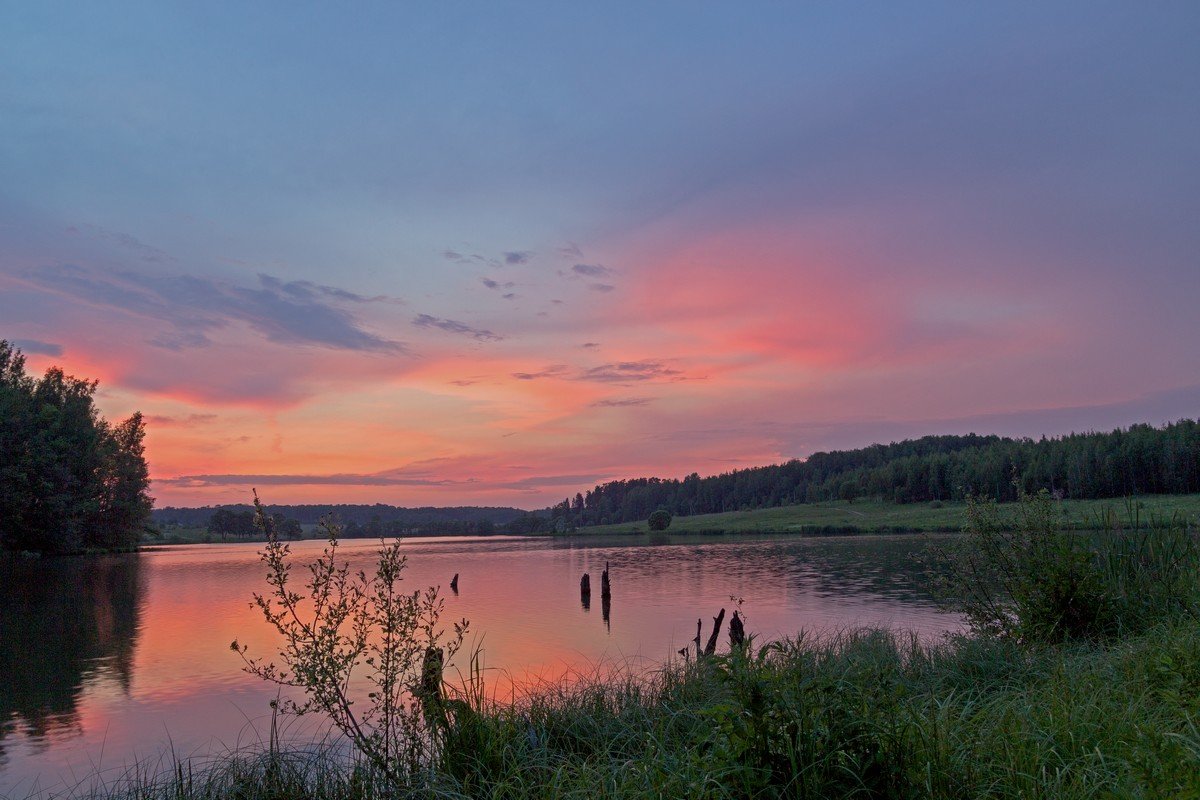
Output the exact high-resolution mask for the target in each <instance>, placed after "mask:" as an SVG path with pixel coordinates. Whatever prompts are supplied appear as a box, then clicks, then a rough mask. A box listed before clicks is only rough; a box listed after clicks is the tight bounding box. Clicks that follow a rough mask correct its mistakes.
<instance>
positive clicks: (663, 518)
mask: <svg viewBox="0 0 1200 800" xmlns="http://www.w3.org/2000/svg"><path fill="white" fill-rule="evenodd" d="M646 524H647V525H649V526H650V530H652V531H665V530H666V529H667V528H669V527H671V512H669V511H667V510H666V509H663V508H660V509H659V510H658V511H655V512H654V513H653V514H651V515H650V519H648V520H647V521H646Z"/></svg>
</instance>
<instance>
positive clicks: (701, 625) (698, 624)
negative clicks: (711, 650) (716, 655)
mask: <svg viewBox="0 0 1200 800" xmlns="http://www.w3.org/2000/svg"><path fill="white" fill-rule="evenodd" d="M703 629H704V620H702V619H698V620H696V638H695V639H693V640H692V641H693V642H695V643H696V660H697V661H698V660H699V659H700V656H702V655H703V654H704V652H703V651H702V650H701V649H700V631H702V630H703Z"/></svg>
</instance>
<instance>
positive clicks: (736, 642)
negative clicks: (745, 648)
mask: <svg viewBox="0 0 1200 800" xmlns="http://www.w3.org/2000/svg"><path fill="white" fill-rule="evenodd" d="M745 643H746V626H745V625H744V624H743V623H742V618H741V617H740V616H739V615H738V612H737V611H734V612H733V618H732V619H731V620H729V647H730V648H738V647H741V646H742V645H743V644H745Z"/></svg>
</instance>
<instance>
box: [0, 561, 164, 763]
mask: <svg viewBox="0 0 1200 800" xmlns="http://www.w3.org/2000/svg"><path fill="white" fill-rule="evenodd" d="M140 571H141V563H140V557H139V556H138V555H137V554H124V555H107V556H95V557H73V558H62V559H32V560H30V559H23V558H15V557H7V558H6V557H3V556H2V555H0V587H3V594H2V596H0V756H3V740H4V737H5V736H7V735H9V734H11V733H12V732H13V731H15V730H21V731H23V732H25V733H27V734H28V735H29V737H30V738H32V739H34V740H37V739H43V738H45V737H47V736H53V735H54V734H56V733H60V734H61V733H63V732H70V731H72V730H76V729H78V727H79V718H78V710H77V704H78V701H79V696H80V694H81V692H82V688H83V684H84V682H85V681H87V680H89V679H91V678H94V677H101V676H103V677H108V678H111V679H113V680H115V681H116V682H117V683H118V684H119V685H120V686H121V688H122V689H123V690H125V691H128V689H129V683H130V678H131V670H132V665H133V650H134V644H135V638H136V636H137V629H138V615H139V610H140V604H141V599H142V594H143V592H144V587H143V586H142V585H141V578H140Z"/></svg>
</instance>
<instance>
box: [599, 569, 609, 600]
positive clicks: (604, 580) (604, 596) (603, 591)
mask: <svg viewBox="0 0 1200 800" xmlns="http://www.w3.org/2000/svg"><path fill="white" fill-rule="evenodd" d="M610 597H612V588H611V587H610V586H609V584H608V562H607V561H605V562H604V572H601V573H600V599H601V600H604V601H606V602H607V601H608V599H609V598H610Z"/></svg>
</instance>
